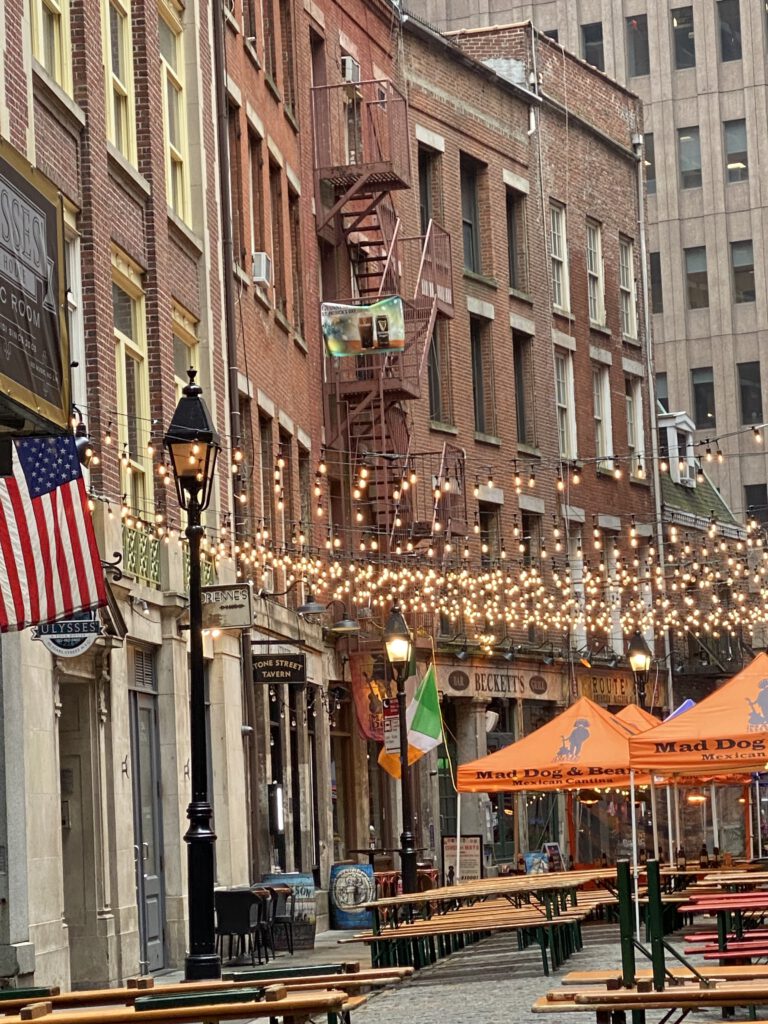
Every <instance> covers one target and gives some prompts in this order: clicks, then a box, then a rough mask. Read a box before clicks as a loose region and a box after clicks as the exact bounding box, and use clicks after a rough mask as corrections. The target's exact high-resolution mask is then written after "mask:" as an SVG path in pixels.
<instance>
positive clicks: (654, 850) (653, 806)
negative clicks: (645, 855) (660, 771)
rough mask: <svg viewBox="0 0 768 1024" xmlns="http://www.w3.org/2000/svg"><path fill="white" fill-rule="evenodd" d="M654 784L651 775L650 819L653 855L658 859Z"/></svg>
mask: <svg viewBox="0 0 768 1024" xmlns="http://www.w3.org/2000/svg"><path fill="white" fill-rule="evenodd" d="M657 810H658V808H657V804H656V785H655V783H654V781H653V775H651V819H652V821H653V856H654V857H655V858H656V860H658V859H659V823H658V820H657V814H656V812H657Z"/></svg>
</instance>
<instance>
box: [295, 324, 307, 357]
mask: <svg viewBox="0 0 768 1024" xmlns="http://www.w3.org/2000/svg"><path fill="white" fill-rule="evenodd" d="M293 343H294V345H295V346H296V348H298V349H301V351H302V352H303V353H304V355H305V356H306V355H309V345H308V344H307V343H306V341H305V340H304V336H303V334H301V333H300V332H299V331H297V330H294V332H293Z"/></svg>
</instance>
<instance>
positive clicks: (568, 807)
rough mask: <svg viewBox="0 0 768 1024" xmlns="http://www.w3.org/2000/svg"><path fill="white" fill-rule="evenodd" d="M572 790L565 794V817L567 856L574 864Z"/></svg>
mask: <svg viewBox="0 0 768 1024" xmlns="http://www.w3.org/2000/svg"><path fill="white" fill-rule="evenodd" d="M573 803H574V801H573V790H569V791H568V792H567V793H566V794H565V816H566V819H567V822H568V854H569V856H571V857H573V862H574V865H575V863H576V824H575V822H574V820H573Z"/></svg>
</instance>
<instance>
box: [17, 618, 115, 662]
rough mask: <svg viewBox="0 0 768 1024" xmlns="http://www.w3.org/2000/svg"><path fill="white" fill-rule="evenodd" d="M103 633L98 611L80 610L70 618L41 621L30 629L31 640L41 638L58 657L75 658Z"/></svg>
mask: <svg viewBox="0 0 768 1024" xmlns="http://www.w3.org/2000/svg"><path fill="white" fill-rule="evenodd" d="M103 635H104V627H103V626H102V624H101V620H100V619H99V615H98V612H95V611H88V612H80V613H79V614H77V615H74V616H73V617H72V618H71V619H59V620H58V622H43V623H41V624H40V625H39V626H35V628H34V629H33V630H32V639H33V640H42V642H43V646H44V647H46V648H47V649H48V650H49V651H50V652H51V654H55V655H57V656H58V657H59V658H77V657H78V656H79V655H81V654H85V652H86V651H87V650H89V649H90V648H91V647H93V645H94V644H95V643H96V641H97V640H98V638H99V637H100V636H103Z"/></svg>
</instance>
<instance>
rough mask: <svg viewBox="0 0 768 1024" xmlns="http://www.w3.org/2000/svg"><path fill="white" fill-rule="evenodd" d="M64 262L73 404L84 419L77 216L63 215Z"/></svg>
mask: <svg viewBox="0 0 768 1024" xmlns="http://www.w3.org/2000/svg"><path fill="white" fill-rule="evenodd" d="M64 224H65V229H64V230H65V235H64V258H65V261H66V267H67V313H68V317H67V327H68V332H69V355H70V360H71V365H72V404H73V405H76V406H77V408H78V409H79V410H80V412H81V413H82V414H83V416H84V417H85V416H86V412H87V391H86V377H85V332H84V329H83V295H82V283H81V276H80V236H79V235H77V234H76V233H75V231H74V216H70V215H69V213H68V211H66V210H65V213H64Z"/></svg>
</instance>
